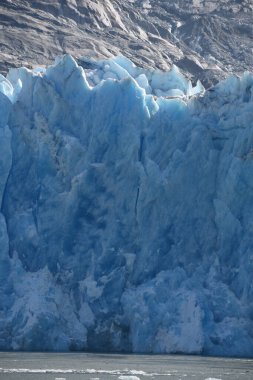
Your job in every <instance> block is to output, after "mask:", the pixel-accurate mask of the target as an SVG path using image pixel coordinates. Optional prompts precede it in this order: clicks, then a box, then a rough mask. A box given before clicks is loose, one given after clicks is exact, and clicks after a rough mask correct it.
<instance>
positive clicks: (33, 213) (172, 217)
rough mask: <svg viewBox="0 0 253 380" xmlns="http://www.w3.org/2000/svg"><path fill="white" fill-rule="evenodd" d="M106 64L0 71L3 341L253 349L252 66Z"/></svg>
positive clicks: (35, 345) (14, 344) (248, 352)
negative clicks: (248, 69)
mask: <svg viewBox="0 0 253 380" xmlns="http://www.w3.org/2000/svg"><path fill="white" fill-rule="evenodd" d="M114 64H115V65H118V66H119V67H120V68H119V67H116V66H115V65H114ZM108 65H109V66H108ZM93 66H94V67H93V68H91V69H90V70H89V71H88V72H86V73H85V71H84V70H83V68H81V67H78V65H77V64H76V62H75V61H74V60H73V59H72V58H71V57H70V56H65V57H63V58H62V59H60V60H58V61H57V63H56V64H55V65H54V66H52V67H50V68H48V69H47V70H37V71H36V72H35V71H34V72H32V71H29V70H26V69H18V70H11V71H10V73H9V75H8V77H7V79H5V78H3V77H1V78H0V89H1V93H0V151H1V155H0V174H1V175H0V202H1V212H0V349H3V350H12V349H13V350H99V351H132V352H155V353H172V352H181V353H204V354H207V355H234V356H251V357H252V356H253V286H252V276H253V76H252V75H250V74H247V73H246V74H244V76H242V77H241V78H236V77H231V78H229V79H227V80H226V81H224V82H221V83H219V84H218V85H216V86H215V87H213V88H212V89H210V90H208V91H205V92H204V90H203V87H202V86H201V84H200V83H198V85H197V86H196V87H195V89H193V88H192V85H191V84H189V81H187V80H186V79H185V78H183V77H182V76H181V74H180V73H179V72H178V70H177V69H176V68H173V70H172V72H170V73H169V74H168V75H167V76H166V75H165V74H163V75H159V73H157V72H155V73H144V74H143V73H141V72H139V71H138V70H139V69H137V68H135V67H134V65H132V64H131V63H130V62H129V61H127V60H124V59H123V58H119V57H118V58H116V59H115V60H112V61H109V63H107V66H108V67H109V69H108V67H107V68H106V62H104V61H103V62H102V63H101V62H100V63H97V65H95V63H93ZM123 70H125V71H123ZM105 74H106V77H105ZM158 90H160V92H159V91H158ZM161 94H162V95H163V96H160V95H161Z"/></svg>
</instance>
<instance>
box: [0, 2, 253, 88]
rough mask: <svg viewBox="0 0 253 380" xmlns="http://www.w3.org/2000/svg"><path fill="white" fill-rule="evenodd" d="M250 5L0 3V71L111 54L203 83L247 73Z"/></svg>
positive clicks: (251, 44)
mask: <svg viewBox="0 0 253 380" xmlns="http://www.w3.org/2000/svg"><path fill="white" fill-rule="evenodd" d="M252 21H253V0H240V1H236V0H212V1H211V0H209V1H208V0H207V1H204V0H189V1H184V0H175V1H167V0H125V1H122V0H103V1H102V0H93V1H91V0H34V1H25V0H15V1H14V0H2V1H1V3H0V46H1V49H0V72H2V73H6V72H7V70H8V69H9V68H10V67H16V66H20V65H26V66H28V65H32V66H36V65H38V64H40V65H41V64H43V65H47V64H49V63H51V62H52V61H53V60H54V58H55V56H57V55H59V54H62V53H66V52H67V53H70V54H72V55H73V56H75V57H76V58H80V57H82V56H89V57H94V58H103V57H110V56H112V55H116V54H119V53H123V54H124V55H126V56H127V57H129V58H131V60H133V61H134V62H135V63H136V64H139V65H142V66H151V67H158V68H161V69H168V68H169V67H170V66H171V64H172V62H173V63H176V64H177V65H178V66H179V67H180V68H181V69H182V70H183V71H184V72H185V73H186V74H188V75H189V76H192V77H193V78H199V79H201V80H202V81H203V83H204V84H205V85H206V86H208V85H210V84H212V83H214V82H216V81H217V79H221V78H224V77H226V76H227V75H228V74H229V73H231V72H233V73H241V72H243V71H245V70H252V61H253V59H252V58H253V26H252V24H253V23H252Z"/></svg>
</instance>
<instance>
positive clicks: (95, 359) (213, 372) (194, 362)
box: [0, 352, 253, 380]
mask: <svg viewBox="0 0 253 380" xmlns="http://www.w3.org/2000/svg"><path fill="white" fill-rule="evenodd" d="M105 379H108V380H109V379H115V380H144V379H146V380H148V379H153V380H165V379H170V380H180V379H181V380H216V379H217V380H218V379H221V380H239V379H240V380H241V379H242V380H253V360H249V359H227V358H225V359H224V358H206V357H200V356H174V355H173V356H171V355H169V356H165V355H163V356H160V355H111V354H84V353H68V354H55V353H3V352H2V353H1V352H0V380H105Z"/></svg>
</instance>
